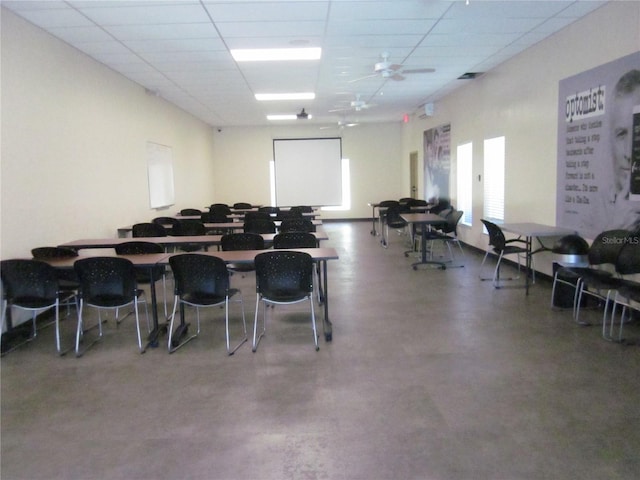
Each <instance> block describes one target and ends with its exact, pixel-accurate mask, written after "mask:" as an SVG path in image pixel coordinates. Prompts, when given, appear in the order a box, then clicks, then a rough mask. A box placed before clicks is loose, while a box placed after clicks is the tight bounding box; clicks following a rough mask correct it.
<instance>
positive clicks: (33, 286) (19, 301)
mask: <svg viewBox="0 0 640 480" xmlns="http://www.w3.org/2000/svg"><path fill="white" fill-rule="evenodd" d="M0 276H1V278H2V286H3V288H4V292H5V293H4V295H5V298H6V300H7V301H8V302H9V303H12V304H15V305H24V306H25V307H27V308H31V307H35V306H37V304H39V303H41V304H46V305H51V304H53V303H55V300H56V297H57V295H58V277H57V275H56V270H55V268H53V267H52V266H51V265H49V264H48V263H45V262H43V261H40V260H28V259H11V260H3V261H2V262H0Z"/></svg>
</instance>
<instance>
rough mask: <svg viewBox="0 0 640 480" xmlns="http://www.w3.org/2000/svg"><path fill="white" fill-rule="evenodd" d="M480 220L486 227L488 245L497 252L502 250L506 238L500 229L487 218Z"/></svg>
mask: <svg viewBox="0 0 640 480" xmlns="http://www.w3.org/2000/svg"><path fill="white" fill-rule="evenodd" d="M480 221H481V222H482V223H483V225H484V226H485V228H486V229H487V233H489V245H490V246H492V247H493V248H494V249H495V250H496V251H498V252H500V251H502V250H504V247H505V244H506V242H507V239H506V238H505V236H504V233H503V232H502V229H501V228H500V227H499V226H498V225H496V224H495V223H493V222H490V221H489V220H485V219H480Z"/></svg>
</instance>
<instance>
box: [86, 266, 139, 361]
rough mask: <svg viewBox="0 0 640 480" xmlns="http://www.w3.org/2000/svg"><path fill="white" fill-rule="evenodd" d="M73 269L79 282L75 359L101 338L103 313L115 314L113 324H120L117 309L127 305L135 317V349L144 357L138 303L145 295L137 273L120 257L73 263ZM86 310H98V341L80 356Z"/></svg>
mask: <svg viewBox="0 0 640 480" xmlns="http://www.w3.org/2000/svg"><path fill="white" fill-rule="evenodd" d="M74 269H75V271H76V273H77V275H78V279H79V281H80V307H79V308H78V328H77V331H76V356H78V357H79V356H81V355H82V354H84V351H86V350H87V349H88V348H89V347H91V346H92V345H93V344H95V343H96V342H97V341H99V340H100V339H101V338H102V335H103V332H102V323H103V322H102V316H101V315H102V310H115V320H116V324H119V323H120V322H119V317H118V314H119V309H120V308H122V307H126V306H128V305H133V309H134V313H135V317H136V330H137V335H138V349H139V350H140V353H143V352H144V349H143V348H142V336H141V334H140V315H139V313H138V303H139V302H140V301H141V300H142V299H144V291H143V290H141V289H139V288H138V282H137V280H136V269H135V267H134V265H133V263H132V262H131V261H129V260H127V259H125V258H119V257H91V258H83V259H81V260H78V261H76V262H75V264H74ZM144 306H145V315H146V317H147V330H148V331H150V325H149V315H148V312H147V304H146V302H144ZM85 307H94V308H96V309H97V310H98V322H97V327H98V339H97V340H95V341H94V342H92V343H91V344H90V345H88V346H87V347H86V348H85V350H84V351H83V352H81V351H80V340H81V339H82V338H83V337H84V335H85V333H86V332H87V331H88V329H85V328H84V327H85V325H84V324H85V319H84V308H85Z"/></svg>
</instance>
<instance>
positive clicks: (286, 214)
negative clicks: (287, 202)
mask: <svg viewBox="0 0 640 480" xmlns="http://www.w3.org/2000/svg"><path fill="white" fill-rule="evenodd" d="M302 218H303V217H302V211H300V210H298V209H296V208H295V207H292V208H290V209H289V210H280V211H279V212H278V214H277V215H276V220H281V221H282V220H289V219H302Z"/></svg>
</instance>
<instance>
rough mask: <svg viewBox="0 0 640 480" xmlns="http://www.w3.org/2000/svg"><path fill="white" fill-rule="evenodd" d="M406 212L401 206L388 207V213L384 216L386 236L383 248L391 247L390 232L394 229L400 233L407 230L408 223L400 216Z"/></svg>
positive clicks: (383, 240) (383, 237)
mask: <svg viewBox="0 0 640 480" xmlns="http://www.w3.org/2000/svg"><path fill="white" fill-rule="evenodd" d="M403 211H406V210H404V209H403V207H401V206H400V204H399V203H398V204H394V205H390V206H389V207H387V211H386V212H385V214H384V218H385V221H384V224H385V228H384V232H383V233H384V234H383V235H382V241H381V243H382V246H383V247H384V248H387V246H388V245H389V230H390V229H394V230H397V231H398V232H402V231H404V230H405V229H406V228H407V222H406V221H405V220H404V219H403V218H402V217H401V216H400V214H401V213H402V212H403Z"/></svg>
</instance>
